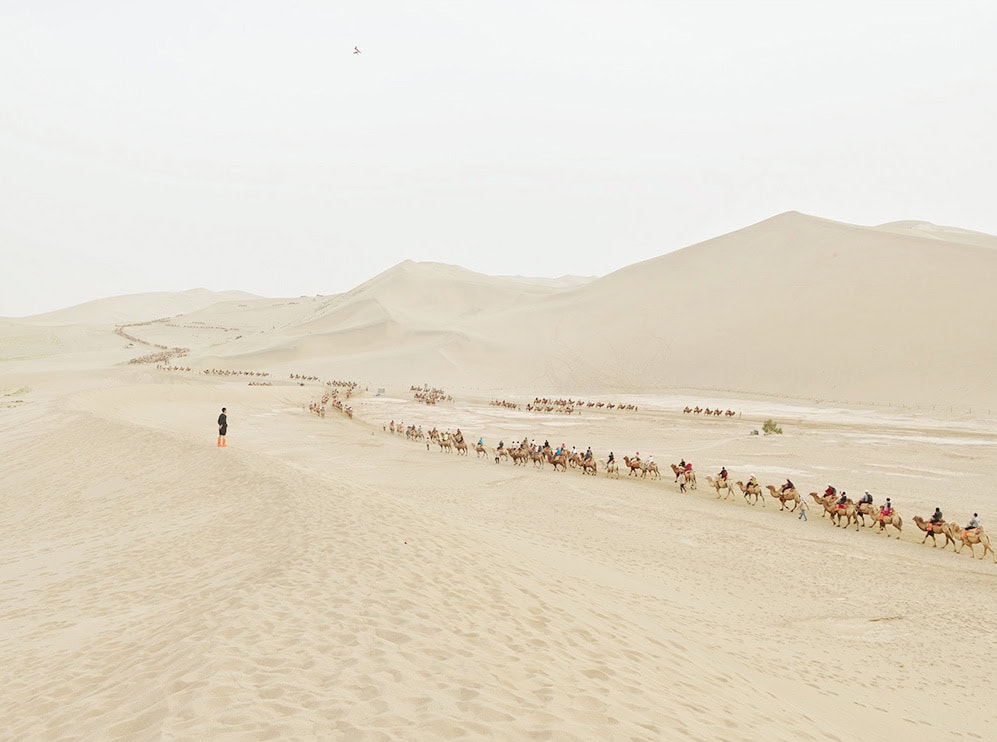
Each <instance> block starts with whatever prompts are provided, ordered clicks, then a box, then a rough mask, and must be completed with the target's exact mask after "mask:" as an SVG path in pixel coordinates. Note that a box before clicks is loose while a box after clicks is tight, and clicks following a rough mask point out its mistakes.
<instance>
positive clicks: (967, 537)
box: [952, 524, 997, 564]
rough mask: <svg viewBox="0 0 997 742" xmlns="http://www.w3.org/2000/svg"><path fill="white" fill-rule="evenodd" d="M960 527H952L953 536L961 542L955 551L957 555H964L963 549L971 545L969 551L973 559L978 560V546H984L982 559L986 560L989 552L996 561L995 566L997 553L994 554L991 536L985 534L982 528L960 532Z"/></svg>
mask: <svg viewBox="0 0 997 742" xmlns="http://www.w3.org/2000/svg"><path fill="white" fill-rule="evenodd" d="M958 529H959V527H958V526H956V525H955V524H953V525H952V530H953V535H954V536H958V537H959V541H960V542H961V543H960V544H959V545H958V546H957V547H956V549H955V553H956V554H961V553H962V547H963V546H965V545H966V544H969V550H970V552H972V554H973V558H974V559H975V558H976V545H977V544H983V554H981V555H980V559H985V558H986V556H987V552H988V551H989V552H990V556H992V557H993V559H994V564H997V553H995V552H994V549H993V546H991V545H990V536H988V535H987V534H986V532H984V530H983V529H982V528H974V529H973V530H971V531H967V530H966V529H961V530H958Z"/></svg>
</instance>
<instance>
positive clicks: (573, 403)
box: [525, 397, 637, 415]
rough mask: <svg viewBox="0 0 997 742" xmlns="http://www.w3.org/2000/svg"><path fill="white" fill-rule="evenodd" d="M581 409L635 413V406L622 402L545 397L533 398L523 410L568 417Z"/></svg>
mask: <svg viewBox="0 0 997 742" xmlns="http://www.w3.org/2000/svg"><path fill="white" fill-rule="evenodd" d="M582 407H585V408H589V409H597V410H602V409H606V410H626V411H630V412H636V411H637V405H635V404H626V403H624V402H620V403H618V404H617V403H614V402H586V401H585V400H582V399H570V398H569V399H549V398H547V397H534V398H533V402H530V403H527V404H526V406H525V409H526V411H527V412H553V413H561V414H565V415H570V414H572V413H573V412H575V410H578V411H579V412H581V408H582Z"/></svg>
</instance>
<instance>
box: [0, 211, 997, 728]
mask: <svg viewBox="0 0 997 742" xmlns="http://www.w3.org/2000/svg"><path fill="white" fill-rule="evenodd" d="M988 239H989V240H995V239H997V238H989V237H988V236H986V235H978V234H976V233H966V232H965V231H964V230H957V229H954V228H941V227H937V228H936V227H933V225H925V224H924V223H920V222H904V223H899V224H893V225H883V226H882V227H875V228H874V227H857V226H853V225H845V224H840V223H835V222H830V221H827V220H823V219H817V218H815V217H808V216H805V215H802V214H796V213H791V214H786V215H782V216H779V217H775V218H773V219H770V220H767V221H766V222H762V223H760V224H758V225H754V226H752V227H748V228H747V229H745V230H741V231H739V232H735V233H732V234H730V235H724V236H722V237H718V238H716V239H715V240H710V241H709V242H706V243H702V244H700V245H695V246H692V247H689V248H686V249H684V250H681V251H678V252H675V253H669V254H666V255H664V256H662V257H660V258H657V259H655V260H652V261H649V262H647V263H642V264H639V265H635V266H631V267H629V268H626V269H624V270H621V271H618V272H617V273H614V274H612V275H609V276H605V277H602V278H597V279H595V278H589V277H579V276H567V277H565V278H564V279H560V280H537V279H529V278H521V277H514V276H505V277H490V276H481V275H479V274H475V273H472V272H470V271H466V270H464V269H461V268H457V267H454V266H440V265H434V264H425V263H413V262H406V263H403V264H401V265H399V266H397V267H396V268H394V269H391V270H389V271H388V272H386V273H385V274H382V275H381V276H378V277H377V278H375V279H373V280H371V281H369V282H367V283H366V284H364V285H362V286H359V287H357V288H356V289H355V290H353V291H351V292H348V293H346V294H341V295H336V296H325V297H298V298H293V299H292V298H287V299H265V298H260V297H253V296H251V295H247V294H241V293H234V292H226V293H225V294H216V295H213V294H211V293H210V292H204V291H197V292H185V293H184V294H175V295H158V296H134V297H117V298H115V299H112V300H106V301H98V302H91V303H90V304H88V305H82V306H81V307H74V308H69V309H66V310H60V311H59V312H55V313H50V314H48V315H44V316H40V317H29V318H20V319H0V420H2V422H3V425H2V426H0V456H2V459H3V461H4V468H3V477H2V478H0V508H2V517H0V577H2V579H0V629H2V630H0V660H2V662H0V707H2V708H3V709H4V713H3V714H2V716H0V737H2V738H4V739H79V738H86V739H163V738H167V739H177V738H182V739H216V738H228V739H308V738H319V739H356V740H368V739H369V740H381V739H383V740H395V739H417V740H433V739H460V738H471V739H477V738H491V739H502V740H506V739H537V740H544V739H551V740H594V739H609V740H617V739H620V740H623V739H638V740H664V739H695V740H893V739H904V740H936V739H940V738H943V737H945V738H948V737H954V738H957V739H987V738H990V737H991V736H992V735H993V730H994V729H995V726H997V707H995V706H994V704H993V693H994V691H993V687H992V681H991V676H992V672H993V669H994V667H995V665H997V646H995V644H994V642H993V639H992V637H993V636H994V633H995V631H997V611H995V608H997V564H995V563H994V561H993V560H992V559H991V555H989V554H988V555H987V556H986V559H983V560H981V559H973V558H972V556H971V555H970V551H969V548H968V547H967V548H964V549H962V551H961V553H959V554H956V553H955V552H954V549H953V548H952V547H951V546H949V547H948V548H946V549H943V548H942V545H941V544H942V543H943V540H942V539H940V540H939V545H938V547H937V548H932V546H931V542H930V540H929V541H928V543H927V544H922V543H921V541H922V538H923V534H922V533H921V531H919V530H918V529H917V527H916V526H915V524H914V521H913V517H914V516H915V515H921V516H923V517H925V518H926V517H928V516H929V515H930V513H931V512H932V510H933V509H934V507H936V506H939V507H941V509H942V510H943V511H944V513H945V515H946V517H947V518H948V519H950V520H954V521H956V522H958V523H960V524H961V523H965V522H966V521H967V520H968V518H969V517H970V516H971V515H972V513H973V512H974V511H975V512H979V514H980V516H981V519H982V521H983V525H984V526H985V527H987V528H988V529H991V530H992V531H994V532H997V494H995V493H994V488H993V479H994V477H995V475H997V385H995V384H994V383H993V380H992V369H993V368H994V366H995V363H994V362H995V361H997V357H995V353H997V351H994V349H993V345H992V343H991V342H990V338H991V337H992V336H993V335H994V330H995V329H997V327H995V323H997V298H995V297H994V294H993V292H992V291H990V290H989V286H988V284H989V281H990V280H992V278H993V276H995V275H997V250H994V249H993V245H992V244H990V243H989V242H988ZM994 244H997V243H994ZM121 328H125V329H124V332H126V334H127V335H129V336H131V337H133V338H135V339H134V340H130V339H129V338H127V337H125V336H123V335H122V334H121V332H120V331H121ZM160 346H161V347H162V348H166V349H167V351H166V352H167V353H168V354H170V356H169V358H166V359H162V360H159V361H156V362H151V363H130V362H129V361H131V360H133V359H135V358H137V357H140V356H143V355H145V354H148V353H150V352H152V351H153V350H155V349H156V348H158V347H160ZM188 368H189V369H190V370H189V371H188V370H186V369H188ZM212 370H215V372H216V373H205V371H208V372H210V371H212ZM236 371H239V372H243V373H242V374H239V375H235V374H234V373H232V372H236ZM219 372H221V373H219ZM225 372H228V375H225ZM247 372H252V373H253V374H264V373H265V374H267V375H266V376H262V375H253V376H247V375H245V373H247ZM292 375H295V376H309V377H311V376H314V377H317V379H318V380H317V381H301V380H299V379H297V378H295V379H292V378H291V377H292ZM332 381H350V382H356V383H357V387H356V388H355V390H354V391H353V393H352V394H351V395H350V397H349V398H348V399H346V398H345V391H344V390H345V387H342V386H338V387H337V386H332V385H329V384H327V383H326V382H332ZM424 384H427V385H431V386H434V387H439V388H442V389H444V390H445V394H446V395H447V396H450V397H452V400H447V399H446V397H444V399H443V400H441V401H439V402H438V403H437V404H435V405H426V404H421V403H419V402H418V401H416V400H415V399H414V392H413V390H412V388H411V387H412V386H417V385H418V386H421V385H424ZM333 389H338V390H340V391H339V395H340V399H341V400H342V402H341V405H343V406H344V407H349V408H350V410H351V411H352V413H353V416H352V418H351V417H348V416H346V415H344V414H342V413H341V412H340V410H338V409H337V408H336V407H335V406H334V405H333V401H334V400H332V399H327V400H326V402H325V407H326V414H325V415H324V416H320V415H317V414H314V413H313V412H312V411H311V410H310V409H309V405H321V404H322V397H323V395H327V394H330V393H331V392H332V390H333ZM538 396H540V397H551V398H563V399H568V398H571V399H572V400H574V401H575V405H574V406H575V411H574V412H573V413H572V414H570V415H569V414H563V413H559V412H556V411H553V412H546V411H542V412H534V411H527V410H526V409H525V405H526V404H528V403H532V402H533V400H534V398H535V397H538ZM496 400H504V401H507V402H509V403H511V404H517V405H520V407H519V408H518V409H510V408H508V407H502V406H496V405H494V404H491V403H492V402H493V401H496ZM577 400H582V404H581V405H578V404H577ZM586 402H604V403H613V404H617V405H618V404H621V403H622V404H631V405H636V407H637V409H636V410H620V409H608V408H607V407H606V406H603V407H596V406H592V407H589V406H587V404H586ZM222 406H225V407H227V408H228V415H229V425H230V428H229V434H228V446H227V447H226V448H224V449H220V448H218V447H217V446H216V431H215V418H216V416H217V415H218V412H219V410H220V408H221V407H222ZM686 406H689V407H695V406H705V407H710V408H721V409H723V410H727V409H730V410H732V411H733V412H734V413H735V414H734V415H732V416H726V415H721V416H710V417H705V416H703V415H696V414H687V413H684V412H683V409H684V408H685V407H686ZM769 418H772V419H775V420H777V421H778V423H779V424H780V425H781V426H782V428H783V431H784V432H783V433H782V434H781V435H755V434H754V432H755V431H758V430H760V429H761V428H762V425H763V422H764V421H765V420H767V419H769ZM391 421H394V422H396V423H404V424H405V425H406V426H407V425H416V426H422V427H423V429H424V430H429V429H430V428H433V427H437V428H438V429H440V430H444V431H445V430H448V429H449V430H451V431H455V430H456V429H457V428H458V427H459V428H460V429H461V430H462V432H463V433H464V436H465V438H466V439H467V440H468V442H469V443H472V444H473V443H474V442H475V441H477V440H478V438H479V437H483V438H484V441H485V447H486V450H487V455H486V456H484V457H478V456H476V455H475V453H474V452H473V450H472V451H471V452H470V454H469V455H468V456H467V457H466V458H465V457H463V456H458V455H456V454H452V453H451V454H447V453H443V452H441V450H440V447H438V446H436V445H427V443H426V442H424V441H412V440H407V439H406V437H405V436H404V435H399V434H397V433H395V434H393V433H391V432H389V431H388V430H386V428H387V426H388V425H389V423H390V422H391ZM523 437H527V438H531V439H536V440H537V441H538V442H542V441H544V440H545V439H547V440H549V441H550V442H551V443H552V444H554V445H557V444H559V443H561V442H565V443H566V444H567V445H568V447H571V446H576V447H577V448H578V449H580V450H584V449H585V447H587V446H591V447H592V448H593V451H594V452H595V456H596V459H597V460H598V461H599V462H600V469H599V471H598V474H597V476H596V477H585V476H583V475H582V474H581V473H580V472H579V471H578V470H577V469H574V468H569V469H568V471H566V472H554V471H552V469H551V467H550V466H549V465H547V466H545V467H544V468H543V469H537V468H534V467H533V466H532V465H529V466H526V467H517V466H513V465H512V464H510V463H509V462H508V461H505V460H503V461H501V462H500V463H496V462H495V460H494V456H495V447H496V445H497V443H498V442H499V441H500V440H501V441H503V442H504V443H505V444H506V445H508V444H510V443H512V442H513V441H515V440H520V439H522V438H523ZM610 451H613V452H614V453H615V455H616V457H617V459H618V460H620V461H622V457H623V455H624V454H626V455H630V456H632V455H633V454H634V453H635V452H636V451H639V452H640V454H641V456H642V457H643V458H645V459H646V458H647V457H648V456H649V455H650V456H653V457H654V460H655V462H656V463H658V465H659V466H660V467H661V469H662V470H663V472H664V476H663V478H662V479H661V480H653V479H650V478H637V477H632V476H627V473H626V471H625V470H624V471H623V472H622V476H621V477H620V479H619V480H616V479H613V478H610V477H608V476H607V474H606V471H605V469H604V468H603V467H602V464H603V463H604V462H605V459H606V457H607V455H608V453H609V452H610ZM680 458H685V459H687V460H689V461H691V462H692V463H693V464H694V465H695V467H696V470H697V472H698V478H699V486H698V488H697V489H695V490H689V491H687V492H680V491H679V487H678V485H677V484H675V482H674V481H673V477H672V476H671V475H670V473H669V469H668V464H669V463H675V462H678V461H679V459H680ZM721 466H726V467H727V469H728V470H729V471H730V473H731V477H732V479H733V480H747V478H748V477H749V476H750V475H752V474H753V475H755V476H757V477H758V479H759V480H760V481H761V483H762V484H763V485H765V484H772V485H779V484H781V483H782V482H783V481H784V480H785V479H786V477H790V478H792V479H793V481H794V482H795V483H796V484H797V485H798V487H799V489H800V490H801V492H803V493H807V492H811V491H822V490H823V489H824V488H825V487H826V486H827V485H828V484H829V483H831V484H834V485H835V486H836V487H837V488H838V489H839V490H840V489H844V490H847V491H848V493H849V494H850V495H853V496H855V497H857V496H858V495H860V494H861V493H862V491H863V490H865V489H868V490H870V491H871V492H872V493H873V494H874V496H875V498H876V502H877V504H878V503H881V502H883V500H884V499H885V498H886V497H891V498H892V500H893V501H894V503H895V504H896V506H897V508H898V511H899V512H900V514H901V515H902V516H903V519H904V525H903V530H902V533H901V534H900V536H899V538H897V533H896V532H895V531H892V532H891V531H887V533H886V534H879V533H875V532H874V531H873V529H872V528H871V527H862V526H859V527H857V528H856V527H850V528H848V529H843V528H836V527H835V526H833V525H831V524H830V523H829V522H828V519H827V518H822V517H821V511H820V508H819V507H818V506H817V505H816V504H815V503H813V502H812V501H811V502H810V509H809V512H808V516H809V520H807V521H802V520H800V519H799V517H798V514H799V513H798V511H797V512H792V513H790V512H786V511H780V508H779V503H778V502H777V501H775V500H773V499H772V498H770V497H769V498H766V501H765V502H764V505H762V504H758V505H749V504H747V503H746V502H745V501H744V500H743V499H742V498H741V497H739V496H738V497H734V498H731V499H718V498H717V496H716V494H715V493H714V491H713V490H712V489H710V488H709V487H708V486H707V485H706V481H705V477H706V475H707V474H711V475H712V474H716V472H717V471H718V470H719V469H720V467H721ZM980 554H981V550H980V548H979V547H976V556H977V557H979V556H980Z"/></svg>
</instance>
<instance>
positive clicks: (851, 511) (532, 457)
mask: <svg viewBox="0 0 997 742" xmlns="http://www.w3.org/2000/svg"><path fill="white" fill-rule="evenodd" d="M389 428H390V432H392V433H398V434H404V435H405V437H406V438H407V439H410V440H417V441H425V443H426V450H427V451H428V450H429V447H430V444H431V443H435V444H436V445H438V446H439V448H440V452H441V453H453V452H456V454H457V455H458V456H460V455H464V456H467V455H468V451H469V449H470V448H472V447H469V446H468V444H467V442H466V441H465V440H464V436H463V434H462V433H461V431H460V429H459V428H458V429H457V431H456V432H455V433H451V432H450V431H449V430H448V431H443V432H441V431H439V430H437V429H436V427H433V428H432V429H430V430H429V431H428V432H427V433H424V432H423V430H422V426H415V425H408V426H405V425H404V424H401V423H399V424H397V425H396V424H395V422H394V421H391V423H390V426H389V425H385V426H384V429H385V430H389ZM473 449H474V451H475V455H476V457H477V458H484V459H486V460H487V459H488V458H493V459H494V461H495V463H496V464H498V463H501V462H502V461H503V460H508V461H511V462H512V464H513V465H514V466H522V467H527V466H529V465H531V464H532V466H533V468H534V469H539V470H542V469H544V468H545V467H546V466H547V465H550V466H552V467H553V469H554V471H561V472H566V471H567V470H568V469H569V468H574V469H578V470H579V471H581V473H582V474H583V475H585V474H587V475H591V476H596V475H597V473H598V472H599V470H600V469H602V470H603V471H605V472H606V476H607V477H611V478H616V479H619V478H620V464H619V462H617V461H616V460H615V459H613V460H601V461H600V460H597V459H596V458H595V456H586V454H583V453H581V452H579V451H571V452H569V451H567V450H564V449H553V448H552V447H551V446H550V445H547V444H544V445H543V446H539V445H532V444H530V443H528V442H527V440H526V439H525V438H524V439H523V440H522V441H521V442H520V443H518V444H517V445H515V446H505V445H502V446H501V447H500V448H491V449H489V447H486V446H485V445H484V444H483V443H482V442H481V439H479V442H478V443H476V444H475V445H474V446H473ZM622 459H623V467H624V468H625V469H627V476H628V477H629V476H633V477H637V478H640V479H646V478H648V477H650V478H651V479H652V480H653V479H661V471H660V469H659V468H658V465H657V463H655V462H654V460H653V459H647V460H645V459H641V458H640V456H639V455H634V456H633V457H631V456H629V455H625V456H623V457H622ZM669 466H670V467H671V470H672V474H673V475H674V477H675V480H674V481H675V483H676V484H678V485H679V492H685V491H687V490H688V489H697V479H696V472H695V470H694V469H692V468H691V466H690V465H688V464H686V463H685V462H684V461H683V462H680V463H679V464H670V465H669ZM706 483H707V484H708V485H709V487H710V488H711V489H713V490H714V491H715V492H716V496H717V499H723V500H728V499H731V498H732V497H735V496H736V495H737V494H740V495H741V496H742V497H743V498H744V501H745V502H746V503H748V504H749V505H752V506H754V505H757V504H758V503H761V505H762V507H764V506H765V493H764V491H763V487H762V485H760V484H758V483H756V482H752V481H750V480H749V482H748V484H745V483H744V482H743V481H740V480H738V481H734V480H732V479H731V478H730V477H727V478H723V477H720V476H717V477H715V478H714V477H712V476H709V475H707V476H706ZM735 487H736V489H735ZM764 490H767V491H768V495H769V496H770V497H772V498H773V499H776V500H778V501H779V510H780V511H783V510H788V512H793V511H795V510H796V509H797V507H799V506H800V502H801V495H800V493H799V491H798V490H797V489H796V487H795V486H794V487H785V486H784V487H775V486H773V485H771V484H768V485H765V486H764ZM808 496H809V497H810V498H812V499H813V500H814V502H815V503H816V504H817V505H820V506H821V510H822V513H821V517H822V518H823V517H829V518H830V522H831V523H833V524H834V525H835V527H838V528H848V527H849V526H851V525H853V524H854V526H855V530H856V531H857V530H859V528H860V527H862V528H865V527H866V526H867V525H868V526H869V527H870V528H873V529H876V528H877V527H878V530H877V531H876V532H877V533H882V534H885V535H886V536H887V538H889V536H890V531H889V530H887V529H892V530H895V531H896V535H897V538H900V534H901V533H902V532H903V518H902V517H901V515H900V513H899V512H897V510H896V509H895V508H894V509H892V510H891V511H890V512H889V513H888V514H885V513H884V512H883V511H882V510H880V509H877V508H876V507H875V506H874V505H873V504H872V503H856V502H854V501H853V500H851V499H848V500H847V501H846V502H845V504H844V505H838V504H837V503H838V498H837V493H836V492H835V493H834V494H826V495H824V496H821V495H819V494H818V493H817V492H810V493H809V494H808ZM866 519H868V520H869V522H868V524H867V523H866ZM914 523H915V524H916V525H917V527H918V528H919V529H920V530H922V531H924V533H925V535H924V539H923V540H922V541H921V543H925V542H926V541H927V540H928V539H929V538H931V540H932V544H933V545H935V546H937V542H936V539H937V537H938V536H943V537H944V538H945V543H944V544H943V546H942V548H947V547H948V545H949V544H952V548H953V550H954V551H955V552H956V553H957V554H958V553H961V552H962V549H963V547H965V546H969V550H970V552H971V553H972V556H973V557H974V558H975V557H976V546H977V545H981V546H982V547H983V553H982V554H981V555H980V557H979V558H980V559H985V558H986V556H987V554H988V553H989V554H990V555H991V557H992V558H993V561H994V562H995V563H997V552H995V551H994V549H993V545H992V544H991V542H990V536H989V535H988V534H987V533H986V532H985V531H984V530H983V528H975V529H968V528H963V527H962V526H959V525H958V524H956V523H945V522H944V521H942V522H940V523H931V522H930V521H926V520H925V519H924V518H922V517H920V516H918V515H915V516H914Z"/></svg>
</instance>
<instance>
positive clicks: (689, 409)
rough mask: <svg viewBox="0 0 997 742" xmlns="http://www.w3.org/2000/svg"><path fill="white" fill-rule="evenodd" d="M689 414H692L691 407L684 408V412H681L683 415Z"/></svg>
mask: <svg viewBox="0 0 997 742" xmlns="http://www.w3.org/2000/svg"><path fill="white" fill-rule="evenodd" d="M690 412H692V408H691V407H686V408H685V409H684V410H682V413H683V414H685V415H688V414H689V413H690Z"/></svg>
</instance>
